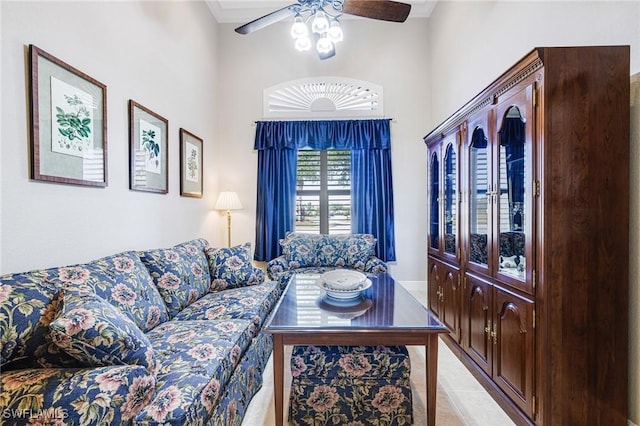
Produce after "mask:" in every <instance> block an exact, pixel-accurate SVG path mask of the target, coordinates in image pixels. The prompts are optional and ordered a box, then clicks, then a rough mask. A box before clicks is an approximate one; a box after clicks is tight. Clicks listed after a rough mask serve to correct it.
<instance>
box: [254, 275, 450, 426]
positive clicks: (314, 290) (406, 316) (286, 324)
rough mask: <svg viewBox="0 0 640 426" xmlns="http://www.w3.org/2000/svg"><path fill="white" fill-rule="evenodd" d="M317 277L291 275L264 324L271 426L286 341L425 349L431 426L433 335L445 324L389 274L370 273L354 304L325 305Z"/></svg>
mask: <svg viewBox="0 0 640 426" xmlns="http://www.w3.org/2000/svg"><path fill="white" fill-rule="evenodd" d="M318 278H319V275H294V276H293V277H292V278H291V281H290V282H289V284H288V285H287V288H286V289H285V291H284V293H283V295H282V297H281V298H280V301H279V302H278V305H277V306H276V308H275V309H274V310H273V312H272V313H271V316H270V317H269V318H268V319H267V322H266V326H265V328H264V330H265V331H266V332H267V333H271V334H272V335H273V372H274V380H273V384H274V401H275V412H276V413H275V414H276V425H278V426H280V425H282V424H283V422H284V415H285V413H284V412H283V408H284V405H283V402H284V346H285V345H328V346H341V345H345V346H346V345H365V346H373V345H420V346H424V347H425V349H426V370H427V424H428V426H435V422H436V392H437V383H438V334H439V333H446V332H447V329H446V328H445V327H444V325H442V324H441V323H440V322H439V321H438V320H437V319H436V318H435V317H434V316H433V315H432V314H431V312H429V311H428V310H427V309H426V308H425V306H424V305H422V304H421V303H420V302H418V301H417V300H416V298H415V297H413V296H412V295H411V294H410V293H409V292H408V291H407V290H406V289H405V288H404V287H402V286H401V285H399V284H396V282H395V281H394V280H393V278H392V277H391V276H390V275H389V274H380V275H377V276H376V275H372V276H369V279H371V281H372V286H371V287H370V288H369V289H367V290H365V291H364V292H363V293H362V300H357V301H355V302H353V303H327V302H329V300H328V299H327V298H326V295H325V292H324V290H322V289H320V288H319V287H318V286H317V285H316V284H315V283H316V280H317V279H318Z"/></svg>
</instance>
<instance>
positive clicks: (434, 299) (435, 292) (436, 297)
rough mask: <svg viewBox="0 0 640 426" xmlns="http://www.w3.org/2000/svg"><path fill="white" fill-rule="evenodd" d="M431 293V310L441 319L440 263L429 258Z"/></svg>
mask: <svg viewBox="0 0 640 426" xmlns="http://www.w3.org/2000/svg"><path fill="white" fill-rule="evenodd" d="M427 279H428V281H427V289H428V293H429V309H431V311H432V312H433V313H434V315H436V316H437V317H440V268H439V263H438V262H436V261H434V260H433V259H432V258H429V275H428V277H427Z"/></svg>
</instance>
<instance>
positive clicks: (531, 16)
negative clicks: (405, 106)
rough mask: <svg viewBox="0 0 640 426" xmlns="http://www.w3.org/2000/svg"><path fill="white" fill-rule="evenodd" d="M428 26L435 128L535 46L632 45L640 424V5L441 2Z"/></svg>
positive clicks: (632, 375) (634, 410) (634, 349)
mask: <svg viewBox="0 0 640 426" xmlns="http://www.w3.org/2000/svg"><path fill="white" fill-rule="evenodd" d="M429 24H430V25H429V32H428V34H429V35H428V42H427V43H428V44H427V50H428V51H429V53H430V55H429V65H430V73H429V76H430V78H431V81H430V84H431V87H432V98H431V120H430V122H431V123H432V125H433V126H435V125H437V124H438V123H439V122H441V121H442V120H444V119H446V118H447V117H448V116H449V115H451V114H452V113H453V112H454V111H456V110H457V109H458V108H459V107H461V106H462V105H463V104H464V103H465V102H466V101H468V100H469V99H471V98H472V97H473V96H474V95H476V94H477V93H478V92H480V91H481V90H482V89H484V87H485V86H487V85H488V84H489V83H491V82H492V81H493V80H495V79H496V78H497V77H498V76H500V74H502V72H504V71H505V70H506V69H507V68H508V67H510V66H511V65H513V64H514V63H515V62H516V61H518V60H519V59H520V58H522V57H523V56H524V55H525V54H527V53H528V52H529V51H531V50H532V49H533V48H534V47H536V46H569V45H606V44H624V45H631V69H630V75H635V77H634V79H635V84H634V87H635V89H633V91H632V93H633V98H632V105H633V107H632V117H631V123H632V129H631V210H630V214H631V218H630V222H631V227H630V236H631V247H630V259H631V263H630V289H629V307H630V309H629V329H630V332H629V345H630V348H629V419H630V421H632V422H633V423H635V424H636V425H638V424H640V405H639V404H640V402H639V401H640V340H639V335H638V323H640V265H639V259H640V257H639V256H638V254H639V253H640V232H639V231H638V229H639V224H640V198H639V197H638V193H639V192H640V180H638V177H639V176H640V150H639V148H638V146H639V144H640V108H639V107H638V105H640V76H638V75H637V73H639V72H640V3H639V2H637V1H635V2H583V1H580V2H538V1H534V2H500V1H490V2H485V1H480V2H450V1H444V2H442V1H441V2H438V5H437V6H436V8H435V10H434V12H433V14H432V16H431V18H430V21H429ZM594 344H595V342H594Z"/></svg>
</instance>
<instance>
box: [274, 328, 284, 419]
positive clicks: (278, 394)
mask: <svg viewBox="0 0 640 426" xmlns="http://www.w3.org/2000/svg"><path fill="white" fill-rule="evenodd" d="M273 398H274V401H275V412H276V426H282V424H283V419H282V417H283V415H284V413H283V409H284V407H283V402H284V400H283V398H284V344H283V343H282V335H280V334H274V335H273Z"/></svg>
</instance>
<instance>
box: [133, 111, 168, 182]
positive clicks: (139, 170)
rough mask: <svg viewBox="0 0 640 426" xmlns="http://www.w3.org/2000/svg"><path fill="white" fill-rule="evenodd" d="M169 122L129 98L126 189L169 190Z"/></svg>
mask: <svg viewBox="0 0 640 426" xmlns="http://www.w3.org/2000/svg"><path fill="white" fill-rule="evenodd" d="M168 134H169V121H168V120H167V119H166V118H163V117H161V116H159V115H158V114H156V113H154V112H152V111H151V110H149V109H147V108H145V107H143V106H142V105H140V104H139V103H137V102H135V101H133V100H131V99H130V100H129V168H130V175H129V189H132V190H135V191H147V192H157V193H159V194H166V193H168V192H169V168H168V164H169V150H168V149H167V147H168V146H169V143H168Z"/></svg>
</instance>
